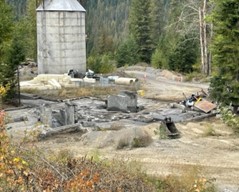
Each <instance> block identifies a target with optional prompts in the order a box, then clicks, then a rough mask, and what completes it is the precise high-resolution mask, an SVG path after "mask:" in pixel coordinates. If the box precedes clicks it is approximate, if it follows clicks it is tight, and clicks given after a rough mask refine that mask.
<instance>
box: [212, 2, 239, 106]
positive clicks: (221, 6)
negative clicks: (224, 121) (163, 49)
mask: <svg viewBox="0 0 239 192" xmlns="http://www.w3.org/2000/svg"><path fill="white" fill-rule="evenodd" d="M214 4H215V5H214V11H213V13H212V15H211V18H212V22H213V24H214V38H213V44H212V53H213V64H214V65H216V66H217V69H218V72H217V74H216V75H215V76H214V78H213V79H212V81H211V95H212V97H214V98H215V99H216V100H217V101H219V102H222V103H224V104H230V103H232V104H233V105H234V109H235V110H237V108H238V106H239V46H238V45H239V1H238V0H214Z"/></svg>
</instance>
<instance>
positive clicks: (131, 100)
mask: <svg viewBox="0 0 239 192" xmlns="http://www.w3.org/2000/svg"><path fill="white" fill-rule="evenodd" d="M119 95H122V96H125V97H127V98H128V99H127V108H128V110H129V111H130V112H137V94H136V93H134V92H130V91H122V92H120V94H119Z"/></svg>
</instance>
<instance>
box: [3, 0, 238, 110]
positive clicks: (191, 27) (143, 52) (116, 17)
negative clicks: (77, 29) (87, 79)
mask: <svg viewBox="0 0 239 192" xmlns="http://www.w3.org/2000/svg"><path fill="white" fill-rule="evenodd" d="M0 2H1V5H0V6H1V7H0V8H1V13H0V18H1V24H2V25H1V28H0V31H1V37H0V43H1V47H0V63H1V69H2V73H0V79H1V81H2V82H3V83H2V84H6V82H9V80H11V78H12V77H13V76H14V74H13V73H15V71H14V70H13V69H16V66H17V65H18V64H19V62H20V61H22V60H24V59H25V58H31V59H34V60H36V58H37V51H36V11H35V9H36V8H37V7H38V6H39V4H40V3H41V0H0ZM79 2H80V3H81V4H82V5H83V7H84V8H85V9H86V38H87V39H86V42H87V67H88V68H90V69H92V70H94V71H95V72H96V73H109V72H112V71H113V70H114V69H115V68H116V67H122V66H125V65H126V66H129V65H134V64H136V63H139V62H145V63H147V64H148V65H150V66H153V67H155V68H162V69H169V70H173V71H177V72H181V73H186V74H191V76H196V75H198V74H200V75H201V76H210V77H211V76H213V78H212V79H211V88H212V89H211V90H212V92H211V93H212V96H214V98H215V99H217V100H218V101H223V102H225V103H233V104H234V106H236V108H237V107H238V105H239V93H238V89H239V63H238V62H239V48H238V47H239V46H238V44H239V29H238V28H239V27H238V26H239V2H238V1H236V0H212V1H209V0H149V1H144V0H123V1H122V0H121V1H120V0H79ZM3 69H4V70H3ZM6 70H7V71H8V73H6V72H4V71H6ZM9 71H10V72H9ZM4 81H6V82H5V83H4ZM219 93H220V94H219Z"/></svg>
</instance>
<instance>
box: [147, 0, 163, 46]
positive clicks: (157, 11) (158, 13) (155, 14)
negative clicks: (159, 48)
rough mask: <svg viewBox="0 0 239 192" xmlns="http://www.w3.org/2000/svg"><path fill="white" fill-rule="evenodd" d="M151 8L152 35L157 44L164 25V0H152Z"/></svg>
mask: <svg viewBox="0 0 239 192" xmlns="http://www.w3.org/2000/svg"><path fill="white" fill-rule="evenodd" d="M150 9H151V12H150V19H151V37H152V40H153V43H154V44H155V45H157V43H158V41H159V38H160V35H161V33H162V30H163V25H164V23H163V22H164V16H163V15H164V0H151V4H150Z"/></svg>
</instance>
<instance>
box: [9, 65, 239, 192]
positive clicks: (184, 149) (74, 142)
mask: <svg viewBox="0 0 239 192" xmlns="http://www.w3.org/2000/svg"><path fill="white" fill-rule="evenodd" d="M125 72H126V73H127V74H128V75H130V76H134V77H137V78H138V79H139V80H140V82H141V83H142V89H143V90H144V91H145V96H144V97H145V98H151V99H157V100H156V101H154V102H151V103H147V102H146V103H145V107H146V109H148V110H149V108H150V109H151V110H152V109H160V108H163V107H165V102H161V101H180V100H182V99H184V95H183V93H185V95H186V96H190V95H191V94H192V93H196V92H198V91H200V90H201V89H203V90H205V91H207V89H208V84H206V83H189V82H182V81H181V80H182V78H181V77H180V78H179V76H178V75H175V76H174V74H172V75H167V76H163V75H162V71H159V70H153V69H151V68H145V67H137V68H129V69H128V70H126V71H125ZM8 113H9V116H17V115H22V114H26V115H28V114H29V113H32V114H33V109H31V110H29V109H25V111H19V112H17V111H9V112H8ZM35 118H37V117H35ZM33 123H35V120H33V119H30V118H29V121H28V122H25V123H23V122H21V124H20V123H9V124H8V127H12V128H11V129H9V134H11V135H13V137H15V138H20V137H22V136H23V135H24V134H23V133H24V131H23V130H25V129H24V128H23V127H25V128H28V129H31V127H32V124H33ZM158 126H159V124H158V123H149V124H144V125H138V124H137V123H135V124H134V123H132V122H131V124H128V123H126V121H122V120H121V121H114V127H116V130H104V131H102V130H101V131H93V132H92V134H93V133H94V137H92V138H91V136H92V134H89V133H88V135H85V136H84V134H82V133H75V134H65V135H59V136H55V137H53V138H49V139H47V140H44V141H40V142H38V143H37V145H38V146H39V147H40V148H42V149H44V150H46V151H61V150H67V151H70V152H72V153H73V154H74V155H75V156H77V157H80V156H85V155H89V156H91V155H93V156H94V155H96V154H97V156H99V157H100V158H102V159H123V160H132V161H137V162H140V163H141V164H142V167H143V168H144V169H145V171H146V172H147V173H148V174H152V175H156V176H167V175H171V174H173V175H180V174H182V173H183V172H184V171H185V170H186V169H187V168H190V167H192V166H195V167H198V168H200V169H202V174H203V175H204V176H205V177H207V178H209V179H215V184H216V185H217V186H218V191H228V192H229V191H231V192H236V191H239V139H238V136H235V135H234V134H233V131H232V129H231V128H229V127H227V126H226V125H224V124H223V123H222V121H221V120H220V119H219V118H216V117H213V118H210V119H205V120H203V121H199V122H187V123H177V124H176V127H177V128H178V130H179V131H180V132H181V137H180V138H179V139H159V136H158V135H156V134H155V133H154V131H155V130H156V129H157V128H158ZM117 127H121V128H122V127H124V128H128V129H130V128H132V129H134V130H136V128H137V127H140V129H141V130H143V131H144V132H147V134H149V135H150V136H151V137H152V138H153V142H152V143H151V144H150V145H149V146H148V147H143V148H123V149H120V150H116V147H115V145H116V143H117V138H119V137H121V138H125V137H127V135H129V134H130V133H132V132H130V131H129V132H127V131H126V132H123V131H122V129H121V128H120V131H121V132H119V131H118V130H117ZM96 132H97V135H96ZM119 133H121V134H119Z"/></svg>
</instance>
